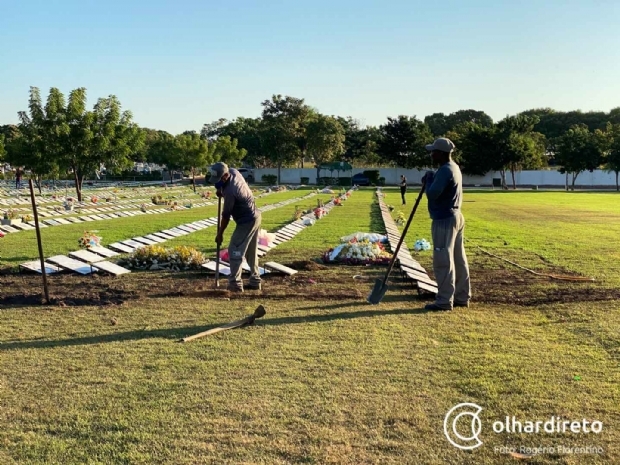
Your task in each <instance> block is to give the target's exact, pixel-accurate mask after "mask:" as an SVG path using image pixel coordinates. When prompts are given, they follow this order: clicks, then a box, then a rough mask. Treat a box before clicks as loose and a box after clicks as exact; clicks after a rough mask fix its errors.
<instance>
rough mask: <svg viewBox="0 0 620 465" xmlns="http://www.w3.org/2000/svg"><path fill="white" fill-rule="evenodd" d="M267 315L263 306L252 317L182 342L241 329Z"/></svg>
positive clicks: (195, 335) (257, 308) (186, 338)
mask: <svg viewBox="0 0 620 465" xmlns="http://www.w3.org/2000/svg"><path fill="white" fill-rule="evenodd" d="M265 314H266V312H265V307H263V306H262V305H259V306H258V307H256V310H254V313H253V314H252V315H249V316H246V317H245V318H242V319H241V320H237V321H233V322H231V323H227V324H225V325H222V326H218V327H217V328H212V329H209V330H207V331H203V332H202V333H198V334H194V335H193V336H187V337H184V338H183V339H181V341H182V342H188V341H193V340H194V339H198V338H199V337H203V336H210V335H211V334H215V333H219V332H221V331H226V330H227V329H233V328H240V327H241V326H246V325H251V324H252V323H254V321H255V320H256V319H257V318H262V317H264V316H265Z"/></svg>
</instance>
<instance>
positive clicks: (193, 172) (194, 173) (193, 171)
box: [192, 168, 196, 194]
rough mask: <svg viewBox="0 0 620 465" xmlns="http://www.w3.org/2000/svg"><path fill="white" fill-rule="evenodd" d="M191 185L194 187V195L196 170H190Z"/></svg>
mask: <svg viewBox="0 0 620 465" xmlns="http://www.w3.org/2000/svg"><path fill="white" fill-rule="evenodd" d="M192 184H193V185H194V194H195V193H196V170H195V169H194V168H192Z"/></svg>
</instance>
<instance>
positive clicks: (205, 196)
mask: <svg viewBox="0 0 620 465" xmlns="http://www.w3.org/2000/svg"><path fill="white" fill-rule="evenodd" d="M211 195H212V193H211V191H204V192H203V193H202V198H203V199H207V200H209V199H210V198H211Z"/></svg>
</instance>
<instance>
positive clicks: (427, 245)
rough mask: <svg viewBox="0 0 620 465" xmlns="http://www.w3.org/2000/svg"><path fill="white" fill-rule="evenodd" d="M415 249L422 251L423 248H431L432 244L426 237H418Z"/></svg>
mask: <svg viewBox="0 0 620 465" xmlns="http://www.w3.org/2000/svg"><path fill="white" fill-rule="evenodd" d="M413 250H415V251H416V252H420V251H421V250H431V244H430V243H429V242H428V241H427V240H426V239H418V240H417V241H415V244H414V246H413Z"/></svg>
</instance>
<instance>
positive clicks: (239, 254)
mask: <svg viewBox="0 0 620 465" xmlns="http://www.w3.org/2000/svg"><path fill="white" fill-rule="evenodd" d="M256 214H257V217H256V219H255V220H254V221H250V222H248V223H243V224H238V225H237V226H236V227H235V231H234V232H233V234H232V237H231V238H230V245H229V246H228V255H229V262H230V276H229V277H228V285H229V286H230V287H237V288H243V281H242V280H241V273H242V272H243V269H242V267H241V265H242V264H243V257H245V259H246V260H247V262H248V265H249V266H250V273H251V275H250V284H260V282H261V278H260V273H259V271H258V233H259V231H260V226H261V220H262V216H261V214H260V212H257V213H256Z"/></svg>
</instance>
